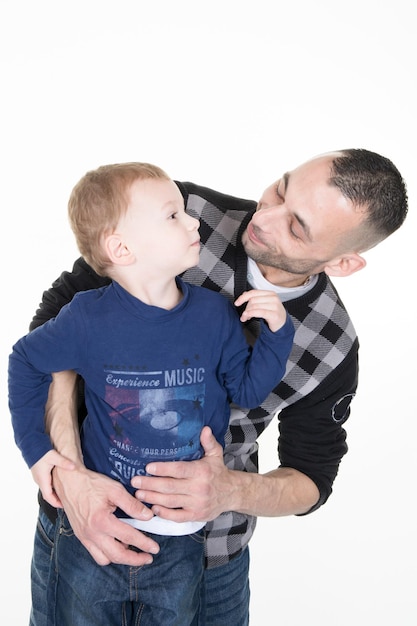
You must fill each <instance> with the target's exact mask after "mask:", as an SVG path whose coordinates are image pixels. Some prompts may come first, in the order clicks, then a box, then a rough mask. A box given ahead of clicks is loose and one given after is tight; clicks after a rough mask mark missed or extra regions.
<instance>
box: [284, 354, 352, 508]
mask: <svg viewBox="0 0 417 626" xmlns="http://www.w3.org/2000/svg"><path fill="white" fill-rule="evenodd" d="M357 384H358V343H357V342H356V343H355V344H354V346H353V348H352V350H351V351H350V353H349V355H348V356H347V357H346V358H345V359H344V361H343V363H342V364H341V365H339V367H338V368H336V369H335V370H334V372H332V374H331V376H328V377H327V379H326V380H325V381H323V383H321V385H319V386H318V387H317V389H316V390H315V391H314V392H312V393H310V394H308V395H307V396H306V397H305V398H304V399H303V400H301V401H299V402H297V403H295V404H294V405H292V406H289V407H287V408H285V409H283V410H282V411H281V413H280V414H279V440H278V454H279V459H280V463H281V466H283V467H292V468H294V469H297V470H299V471H300V472H303V473H304V474H306V475H307V476H308V477H309V478H311V480H313V481H314V482H315V484H316V485H317V488H318V489H319V492H320V498H319V501H318V502H317V504H316V505H315V506H313V507H312V508H311V509H310V511H308V513H311V512H312V511H315V510H316V509H318V508H319V507H320V506H321V505H322V504H324V503H325V502H326V500H327V499H328V497H329V496H330V494H331V492H332V485H333V482H334V480H335V478H336V476H337V473H338V469H339V465H340V462H341V460H342V457H343V456H344V455H345V454H346V452H347V450H348V447H347V444H346V431H345V429H344V428H343V424H344V423H345V422H346V420H347V419H348V417H349V415H350V402H351V400H352V398H353V397H354V395H355V393H356V388H357Z"/></svg>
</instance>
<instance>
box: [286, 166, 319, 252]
mask: <svg viewBox="0 0 417 626" xmlns="http://www.w3.org/2000/svg"><path fill="white" fill-rule="evenodd" d="M282 180H283V181H284V190H285V193H286V192H287V189H288V184H289V182H290V173H289V172H285V174H284V175H283V177H282ZM293 215H294V217H295V219H296V220H297V222H298V223H299V224H300V226H301V228H302V229H303V231H304V234H305V236H306V237H307V239H308V240H309V241H312V238H311V231H310V227H309V225H308V224H307V223H306V222H305V221H304V220H303V218H302V217H301V216H300V215H299V214H298V213H297V212H294V213H293Z"/></svg>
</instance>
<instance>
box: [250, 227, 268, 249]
mask: <svg viewBox="0 0 417 626" xmlns="http://www.w3.org/2000/svg"><path fill="white" fill-rule="evenodd" d="M246 230H247V233H248V237H249V239H250V240H251V241H252V243H256V244H261V245H262V246H264V245H265V244H264V242H263V241H262V239H259V237H258V235H257V228H256V226H254V225H253V224H252V222H250V223H249V224H248V227H247V229H246Z"/></svg>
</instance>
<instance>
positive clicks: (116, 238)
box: [104, 233, 133, 265]
mask: <svg viewBox="0 0 417 626" xmlns="http://www.w3.org/2000/svg"><path fill="white" fill-rule="evenodd" d="M104 247H105V250H106V252H107V254H108V256H109V259H110V261H111V262H112V263H113V264H114V265H130V264H131V263H132V261H133V254H132V252H131V251H130V250H129V248H128V247H127V245H126V244H125V243H124V241H123V239H122V238H121V237H120V235H118V234H117V233H113V234H112V235H108V236H107V237H106V238H105V241H104Z"/></svg>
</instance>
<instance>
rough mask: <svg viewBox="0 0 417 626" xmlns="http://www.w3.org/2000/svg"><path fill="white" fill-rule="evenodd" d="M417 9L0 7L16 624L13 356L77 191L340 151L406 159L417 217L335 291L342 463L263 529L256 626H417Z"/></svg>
mask: <svg viewBox="0 0 417 626" xmlns="http://www.w3.org/2000/svg"><path fill="white" fill-rule="evenodd" d="M413 15H414V8H413V3H410V2H409V0H396V1H395V2H393V1H392V0H389V1H388V0H350V2H340V1H338V0H314V2H312V1H310V0H299V1H297V0H292V1H291V2H279V1H277V0H275V1H274V0H257V1H256V2H253V1H250V2H249V1H247V0H231V1H228V0H210V2H199V1H198V0H177V1H174V0H172V1H171V0H165V1H163V0H159V1H158V0H152V1H149V0H148V1H140V0H136V1H133V0H117V1H116V0H115V1H108V0H83V1H82V2H81V1H79V0H72V1H71V2H60V1H59V0H55V1H52V0H51V1H43V0H37V1H36V2H32V1H31V0H26V1H24V0H23V1H22V0H10V1H7V0H1V1H0V71H1V75H0V80H1V82H0V85H1V98H0V107H1V115H0V151H1V152H0V159H1V163H0V166H1V170H0V171H1V174H0V176H1V205H2V206H1V216H2V217H1V219H2V223H3V224H5V226H4V227H3V229H2V240H3V244H4V246H3V248H2V249H3V253H2V257H3V258H2V264H3V295H2V307H1V309H2V320H3V321H2V333H1V338H0V345H1V363H2V364H3V376H2V377H1V385H2V387H1V392H0V398H1V403H2V405H1V408H2V411H1V413H2V416H3V427H2V437H1V474H2V489H1V499H2V507H1V517H0V519H1V521H0V524H1V527H0V529H1V532H0V538H1V546H0V548H1V553H0V568H1V580H2V583H1V589H0V594H1V599H0V613H1V617H0V621H1V623H2V624H13V626H15V625H16V626H20V625H24V624H27V621H28V610H29V605H30V598H29V563H30V556H31V551H32V540H33V533H34V529H35V520H36V512H37V511H36V487H35V485H34V484H33V483H32V479H31V475H30V473H29V471H28V470H27V468H26V466H25V465H24V463H23V460H22V458H21V456H20V453H19V452H18V450H17V449H16V448H15V445H14V442H13V436H12V430H11V426H10V418H9V414H8V407H7V387H6V379H7V375H6V370H7V356H8V354H9V352H10V348H11V346H12V343H13V342H14V341H15V340H16V339H17V338H18V337H20V336H21V335H22V334H24V333H25V332H26V331H27V328H28V324H29V321H30V319H31V317H32V315H33V314H34V311H35V309H36V307H37V305H38V303H39V301H40V298H41V294H42V291H43V290H44V289H46V288H48V287H49V286H50V284H51V282H52V281H53V280H54V279H55V278H56V277H57V276H58V275H59V274H60V272H61V271H62V270H64V269H69V268H70V267H71V265H72V262H73V260H74V259H75V258H76V257H77V251H76V248H75V244H74V242H73V236H72V233H71V231H70V228H69V225H68V223H67V218H66V203H67V199H68V196H69V193H70V190H71V188H72V187H73V185H74V184H75V183H76V182H77V181H78V180H79V178H80V177H81V176H82V175H83V174H84V173H85V171H86V170H88V169H91V168H95V167H97V166H99V165H101V164H104V163H110V162H116V161H127V160H138V161H140V160H142V161H150V162H154V163H156V164H158V165H160V166H161V167H163V168H164V169H165V170H166V171H167V172H168V173H169V174H170V175H171V176H172V177H173V178H176V179H179V180H191V181H193V182H196V183H199V184H203V185H207V186H211V187H213V188H215V189H217V190H219V191H223V192H225V193H230V194H234V195H237V196H242V197H248V198H252V199H257V198H258V197H259V196H260V194H261V192H262V191H263V189H264V188H265V187H267V186H268V185H269V184H270V183H271V182H272V181H273V180H275V179H277V178H278V177H279V176H280V175H281V173H282V172H283V171H285V170H287V169H292V168H293V167H296V166H297V165H299V164H300V163H302V162H303V161H305V160H307V159H308V158H310V157H312V156H314V155H316V154H319V153H321V152H325V151H329V150H333V149H338V148H348V147H365V148H368V149H371V150H375V151H377V152H380V153H382V154H384V155H385V156H388V157H389V158H391V159H392V160H393V161H394V163H395V164H396V165H397V166H398V168H399V169H400V171H401V172H402V174H403V176H404V177H405V179H406V180H407V183H408V189H409V200H410V214H409V217H408V218H407V221H406V224H405V225H404V226H403V227H402V229H400V231H398V232H397V233H396V234H394V235H393V236H392V237H391V238H390V239H389V240H387V241H386V242H384V243H383V244H381V245H380V246H379V247H378V248H377V249H375V250H373V251H371V252H369V253H368V254H367V255H366V258H367V260H368V266H367V268H366V269H365V270H364V271H361V272H359V273H358V274H355V275H354V276H351V277H350V278H347V279H340V280H339V281H338V282H337V283H336V284H337V287H338V289H339V291H340V293H341V295H342V298H343V300H344V301H345V304H346V305H347V306H348V308H349V310H350V312H351V315H352V318H353V320H354V323H355V326H356V328H357V331H358V333H359V335H360V339H361V382H360V387H359V390H358V394H357V397H356V399H355V400H354V403H353V407H352V408H353V410H352V416H351V418H350V420H349V422H348V433H349V438H348V441H349V447H350V451H349V453H348V455H347V457H346V458H345V459H344V461H343V462H342V465H341V468H340V471H339V476H338V478H337V479H336V482H335V485H334V494H333V495H332V496H331V498H330V500H329V501H328V503H327V504H326V506H324V507H322V508H321V509H320V510H319V511H318V512H316V513H315V514H313V515H311V516H309V517H301V518H300V517H299V518H297V517H289V518H282V519H263V520H260V521H259V524H258V528H257V531H256V534H255V537H254V539H253V541H252V543H251V554H252V565H251V585H252V602H251V617H252V619H251V624H252V625H253V626H260V625H262V626H269V625H271V626H272V625H273V626H275V625H280V624H282V625H285V626H301V625H304V624H307V623H308V624H311V625H313V626H319V625H320V626H351V625H352V624H356V625H358V626H362V625H368V624H392V623H395V624H399V625H401V626H409V625H410V626H411V625H414V624H416V623H417V611H416V605H415V602H416V600H415V597H416V596H415V585H416V556H417V555H416V538H415V537H416V516H415V478H416V460H415V458H416V453H415V448H416V435H417V429H416V423H417V411H416V406H415V398H414V389H413V387H415V365H414V360H413V358H415V351H416V338H415V337H416V333H415V324H416V305H415V290H414V280H415V274H416V270H415V266H414V263H415V261H413V260H412V259H413V258H414V256H415V237H416V232H417V229H416V226H417V224H416V215H415V207H416V198H417V189H416V171H415V170H416V157H415V146H416V139H417V136H416V122H415V118H416V110H417V97H416V69H415V68H416V65H415V63H416V61H415V59H416V58H417V57H416V52H417V50H416V47H417V46H416V32H415V19H414V17H413ZM276 434H277V432H276V423H273V424H272V425H271V427H270V428H269V429H268V431H267V432H266V433H265V434H264V435H263V437H262V438H261V464H262V465H261V467H262V469H263V470H268V469H271V468H272V467H275V465H276V463H277V459H276ZM103 626H104V625H103Z"/></svg>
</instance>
